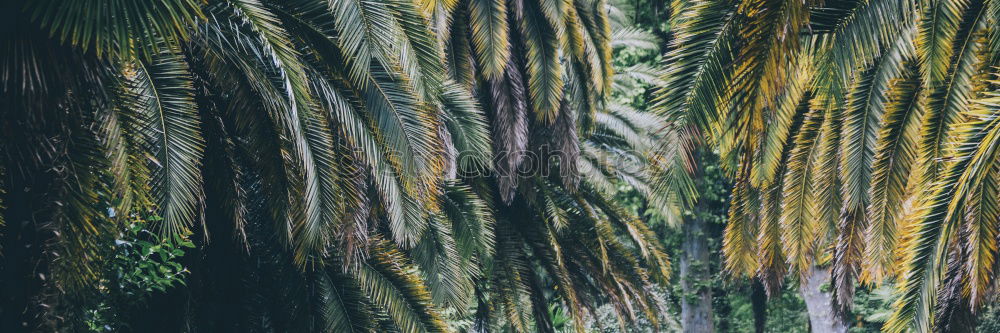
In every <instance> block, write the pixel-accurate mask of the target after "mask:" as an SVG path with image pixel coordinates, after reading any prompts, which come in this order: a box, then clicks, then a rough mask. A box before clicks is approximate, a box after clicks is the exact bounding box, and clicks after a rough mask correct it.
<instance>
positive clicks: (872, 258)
mask: <svg viewBox="0 0 1000 333" xmlns="http://www.w3.org/2000/svg"><path fill="white" fill-rule="evenodd" d="M909 67H910V68H908V69H907V72H906V73H905V74H904V76H903V77H901V78H900V79H899V80H898V81H896V82H895V83H894V84H893V85H892V88H891V89H890V91H889V93H888V96H887V102H886V106H885V113H883V115H882V129H880V130H879V134H878V140H877V141H876V148H875V157H874V161H873V163H872V178H871V185H870V186H869V189H868V191H869V196H870V198H871V202H870V204H869V207H868V216H867V219H868V230H867V231H866V232H865V243H866V244H867V245H866V247H865V256H864V258H865V259H864V261H863V262H862V265H863V270H862V275H861V280H862V281H864V282H868V283H875V284H880V283H881V282H882V280H883V279H885V278H886V277H888V276H891V275H892V272H893V271H894V269H893V267H892V265H893V258H895V251H896V247H897V239H898V237H899V234H900V228H899V225H900V221H899V220H900V219H902V218H903V216H902V213H901V212H902V206H903V201H904V200H905V199H906V190H907V179H908V178H909V176H910V172H911V170H912V169H911V168H912V165H913V163H914V162H915V160H916V154H917V151H916V143H917V133H918V130H919V126H920V117H921V114H922V112H923V103H922V99H921V96H922V95H921V87H920V81H919V76H918V73H917V72H916V68H914V67H915V66H912V65H911V66H909Z"/></svg>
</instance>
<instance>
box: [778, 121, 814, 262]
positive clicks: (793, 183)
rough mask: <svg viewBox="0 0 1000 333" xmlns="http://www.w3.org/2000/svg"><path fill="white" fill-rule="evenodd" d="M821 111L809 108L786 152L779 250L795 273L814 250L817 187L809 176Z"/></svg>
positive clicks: (810, 256) (810, 174)
mask: <svg viewBox="0 0 1000 333" xmlns="http://www.w3.org/2000/svg"><path fill="white" fill-rule="evenodd" d="M802 107H805V108H808V107H809V103H808V102H807V103H803V104H802V105H801V106H800V108H802ZM823 118H824V117H823V112H822V110H820V109H812V110H809V112H808V114H807V115H806V117H805V119H803V121H802V126H801V128H800V129H799V131H798V133H797V134H796V137H795V141H794V147H793V148H792V150H791V152H790V153H789V155H788V163H787V169H786V170H785V175H784V179H783V181H782V183H783V184H784V189H783V190H782V192H783V194H784V195H783V196H782V204H781V218H780V225H781V230H782V233H781V243H782V244H783V247H782V252H783V253H784V254H785V256H786V258H788V262H789V264H790V266H791V268H792V271H794V272H797V273H798V274H806V272H807V271H808V269H809V267H810V265H811V263H812V262H813V260H814V259H812V255H813V254H814V253H813V251H814V250H815V248H814V246H815V245H814V244H813V241H814V239H815V238H816V237H817V235H816V232H817V230H818V229H819V228H817V227H816V223H817V222H818V221H819V219H818V218H817V215H818V213H817V212H816V207H815V206H814V204H813V203H814V202H815V201H817V199H816V192H817V191H816V190H815V189H814V187H817V186H819V185H818V184H814V183H813V182H814V181H815V180H814V179H813V178H812V168H815V167H816V166H815V165H813V163H812V161H813V160H814V159H815V157H816V155H817V154H819V147H818V145H819V142H820V140H819V138H818V137H819V135H820V134H819V133H820V127H821V125H822V124H823V122H824V120H823Z"/></svg>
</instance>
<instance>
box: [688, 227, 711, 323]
mask: <svg viewBox="0 0 1000 333" xmlns="http://www.w3.org/2000/svg"><path fill="white" fill-rule="evenodd" d="M705 224H706V222H705V220H704V219H702V218H699V217H697V216H696V217H695V218H693V219H690V220H689V221H684V223H683V225H682V226H681V229H682V230H683V232H684V243H683V244H682V245H681V251H682V252H683V253H682V254H681V261H680V269H681V272H680V278H681V289H682V290H683V292H684V293H683V295H684V296H683V298H682V300H681V327H682V328H683V330H684V332H691V333H711V332H714V331H715V326H714V324H713V323H712V289H711V288H709V287H708V286H707V285H705V283H704V282H705V281H708V280H709V279H710V278H711V277H710V276H709V274H708V267H709V257H708V256H709V252H708V238H707V235H706V234H705Z"/></svg>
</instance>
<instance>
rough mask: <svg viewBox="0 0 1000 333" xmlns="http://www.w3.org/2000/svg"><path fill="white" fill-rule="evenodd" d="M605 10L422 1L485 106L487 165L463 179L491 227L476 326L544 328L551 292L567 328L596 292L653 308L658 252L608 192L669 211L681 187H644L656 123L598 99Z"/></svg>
mask: <svg viewBox="0 0 1000 333" xmlns="http://www.w3.org/2000/svg"><path fill="white" fill-rule="evenodd" d="M607 6H608V5H607V4H606V3H605V2H604V1H565V2H564V1H556V2H547V1H534V0H525V1H492V0H486V1H467V2H459V3H458V4H457V5H456V6H455V7H448V6H439V7H436V8H434V9H433V15H432V17H434V18H436V21H435V23H434V26H435V27H436V28H437V29H438V34H439V35H440V36H443V37H444V48H445V50H446V55H447V64H446V67H447V69H448V72H449V74H450V76H451V78H452V79H453V80H454V81H456V82H459V83H460V84H463V85H465V86H466V87H468V88H469V89H471V90H472V91H474V92H475V95H476V96H477V97H478V101H479V102H480V104H481V105H483V106H484V107H485V108H486V109H487V110H489V112H487V117H488V118H489V121H490V132H491V138H492V139H493V140H492V147H493V161H494V165H493V166H494V170H493V171H494V172H493V174H492V175H491V176H488V177H477V176H476V175H472V176H470V177H461V178H463V181H465V182H468V183H470V185H471V186H472V187H473V188H476V189H477V193H478V194H479V195H480V197H483V198H487V201H489V202H490V204H489V206H490V207H491V208H492V210H493V211H494V217H495V219H496V223H497V224H496V233H497V243H496V257H495V258H493V262H492V264H491V265H489V266H488V267H486V268H484V271H485V272H488V273H487V274H485V275H486V276H487V277H488V278H485V279H481V280H479V281H478V283H479V284H480V285H481V287H479V288H477V290H483V291H484V292H483V293H482V294H481V295H480V299H479V306H478V307H479V309H490V310H491V311H492V312H491V313H484V312H479V313H477V315H488V316H481V317H479V318H478V319H477V325H479V326H480V327H483V326H493V325H492V324H489V323H493V322H501V324H502V326H504V327H507V328H508V329H512V330H515V331H533V330H534V331H541V332H550V331H553V324H552V323H549V322H547V321H543V320H540V319H548V318H549V316H548V304H549V303H551V302H557V303H562V304H564V305H565V306H566V307H567V308H568V309H569V310H570V311H569V313H570V314H571V317H573V319H574V320H575V325H574V326H575V327H576V328H577V329H578V330H579V329H582V328H583V327H584V325H583V324H582V322H581V321H580V320H581V319H582V318H583V317H584V315H585V313H586V312H590V313H592V312H593V311H594V310H595V308H594V307H593V305H594V304H600V303H603V302H607V301H610V302H611V303H612V304H614V305H615V310H616V311H617V313H618V315H619V318H620V319H629V318H635V317H636V316H637V315H645V316H646V317H647V318H654V319H655V318H656V316H655V312H654V311H655V305H656V304H655V303H654V300H653V299H651V298H650V297H648V296H647V295H648V293H645V292H643V291H644V290H646V288H649V286H650V285H651V283H653V282H654V281H662V280H663V279H665V278H666V276H667V271H666V269H668V268H669V266H668V263H667V261H666V256H665V255H664V253H663V252H662V249H660V246H659V244H658V242H657V241H656V238H655V235H654V234H653V233H652V232H651V231H650V229H649V228H648V227H647V226H646V225H645V224H644V223H643V222H642V221H640V220H639V219H638V218H637V217H635V216H632V215H631V214H630V213H628V212H627V211H626V210H625V209H624V208H623V207H620V206H619V205H618V204H617V203H616V202H614V201H613V200H611V196H612V195H613V194H614V193H615V192H616V191H617V189H616V188H617V185H618V184H620V183H623V182H624V183H627V184H631V185H632V186H635V187H636V188H637V189H639V190H640V191H642V192H643V193H644V194H646V195H648V196H649V198H651V200H658V201H657V202H660V203H663V204H662V205H660V207H663V208H664V213H665V214H672V213H675V212H673V211H670V210H669V209H668V208H669V207H678V206H679V205H680V204H683V202H682V201H681V199H680V198H681V197H682V195H681V192H666V193H672V194H677V195H673V196H672V195H669V194H668V195H661V194H660V193H659V192H657V191H654V184H655V180H656V179H657V178H658V177H660V175H659V174H658V173H657V172H656V171H654V170H650V169H649V168H646V167H644V166H645V165H647V164H649V163H651V162H652V161H651V160H649V158H650V157H651V156H652V155H651V154H650V152H651V151H652V149H653V148H655V144H654V142H655V141H654V140H656V138H655V137H652V136H650V133H652V132H653V131H654V130H656V129H659V128H661V127H662V126H663V123H662V122H661V121H660V120H659V119H658V118H656V117H655V116H652V115H649V114H645V113H643V112H640V111H636V110H631V109H630V108H627V107H624V106H621V105H616V104H609V103H608V101H607V97H608V96H609V94H610V91H611V89H613V83H614V82H615V78H614V76H612V71H611V63H610V55H611V51H612V48H614V47H615V45H616V44H615V43H611V42H610V40H611V36H612V26H613V25H614V24H613V23H612V19H611V17H609V16H608V12H607V11H608V8H607ZM612 10H614V9H612ZM617 28H618V27H617V26H616V29H615V30H614V31H615V32H614V33H619V31H622V32H621V34H623V35H622V37H628V36H625V35H629V36H630V37H631V38H621V39H619V40H618V41H619V42H621V43H627V42H632V43H641V42H642V41H643V40H644V39H645V40H648V39H649V38H650V37H649V36H646V35H639V34H636V33H635V32H634V31H628V30H626V29H617ZM622 28H624V27H622ZM618 45H623V44H618ZM668 157H669V158H670V159H669V160H668V161H670V162H674V161H675V160H677V159H681V158H684V157H685V156H683V155H671V156H668ZM614 161H627V162H634V164H632V165H621V164H615V163H612V162H614ZM664 170H675V169H671V168H665V169H664ZM686 175H687V174H686V173H685V172H684V170H681V171H679V172H677V173H676V174H674V175H672V176H674V177H677V178H679V179H683V177H684V176H686ZM678 186H681V185H678ZM637 250H638V251H637ZM552 290H554V291H556V293H552V292H551V291H552ZM495 317H502V318H495ZM531 318H534V328H530V326H531V325H532V324H531V320H530V319H531ZM525 319H528V320H525Z"/></svg>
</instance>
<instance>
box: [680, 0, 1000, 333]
mask: <svg viewBox="0 0 1000 333" xmlns="http://www.w3.org/2000/svg"><path fill="white" fill-rule="evenodd" d="M998 7H1000V6H998V5H997V2H995V1H920V2H911V1H903V2H899V1H885V2H883V1H867V2H851V1H849V2H836V3H830V2H826V3H812V2H768V1H749V2H740V3H731V2H729V1H677V2H675V4H674V6H673V8H674V9H675V10H676V11H675V12H677V13H681V15H677V16H675V17H674V18H672V19H673V22H674V23H672V24H671V26H672V27H674V32H675V34H676V35H675V36H676V38H675V39H674V45H675V48H674V51H672V53H671V54H670V55H668V57H667V58H666V59H665V64H666V66H667V67H668V70H667V71H668V76H667V77H666V79H665V80H666V81H667V84H666V85H665V87H664V89H663V92H662V93H661V95H660V96H661V102H660V107H661V109H662V110H663V111H662V112H664V113H665V114H670V115H673V117H683V118H685V119H688V120H689V121H690V122H692V123H693V124H696V125H697V126H698V127H699V128H701V129H703V130H705V131H706V132H707V133H710V134H711V137H712V140H713V143H714V144H715V146H716V147H717V149H718V150H719V153H720V157H721V158H722V161H723V166H724V167H726V168H727V169H728V170H729V173H730V176H731V177H732V178H733V179H734V181H735V185H734V189H733V198H732V200H731V209H730V218H729V226H728V230H727V233H726V241H725V244H724V248H725V252H726V257H727V267H728V269H729V270H730V271H731V272H733V273H736V274H742V275H756V276H759V277H760V278H762V280H763V281H765V285H766V286H767V287H768V289H769V290H770V291H772V294H773V292H774V291H778V290H780V289H779V288H778V287H779V285H780V283H781V282H782V281H783V279H782V278H781V277H782V276H784V275H785V272H786V271H788V272H790V273H793V274H797V275H798V276H799V277H800V280H801V279H809V277H808V274H807V273H808V272H816V271H817V270H815V268H814V267H811V266H812V263H816V262H818V263H820V267H823V266H825V265H826V264H825V263H829V265H830V267H831V268H832V269H831V274H832V280H831V281H832V283H833V285H834V291H835V298H834V302H833V303H834V304H833V305H834V307H835V309H836V310H837V311H841V312H842V311H845V310H847V307H848V306H849V305H850V304H851V303H852V302H851V297H852V295H853V293H854V288H855V285H856V283H857V282H858V281H860V282H862V283H865V284H880V283H884V282H885V281H892V280H896V281H897V282H899V283H898V284H897V285H898V286H900V290H899V295H900V298H899V301H898V304H897V307H896V311H897V312H896V314H895V315H894V316H893V317H892V319H891V320H889V321H888V323H887V325H886V329H889V330H891V331H901V330H904V329H905V328H907V327H909V328H914V329H917V330H920V331H923V330H929V329H930V327H931V326H934V325H938V327H939V328H944V327H951V326H949V325H951V324H960V323H963V322H964V321H962V320H959V319H960V318H967V317H968V316H967V314H968V313H971V312H974V311H975V309H977V308H978V307H979V305H980V304H981V298H980V297H981V296H982V295H983V291H985V290H986V289H985V287H986V286H987V285H989V284H990V282H988V281H992V276H993V273H992V269H991V268H987V267H991V266H992V264H988V265H984V264H986V262H989V263H992V262H993V258H994V257H995V256H994V253H995V247H994V246H993V245H991V244H994V243H995V239H994V238H993V237H991V236H990V237H986V238H979V237H974V236H969V235H970V234H968V232H969V231H961V230H975V231H973V232H974V233H976V232H986V233H987V234H989V233H991V232H993V231H994V229H995V228H994V227H992V225H993V224H995V223H994V222H995V221H996V218H995V216H993V214H992V213H990V211H991V209H990V208H989V207H985V208H986V209H980V208H984V207H982V206H979V207H980V208H974V207H976V204H974V202H975V200H974V198H975V197H979V198H980V199H981V198H982V196H983V195H986V196H989V195H991V194H990V193H991V192H990V190H989V188H990V185H988V184H989V181H986V178H985V177H986V176H985V172H987V171H985V170H988V169H989V168H992V167H987V169H980V167H984V166H986V165H992V164H990V163H992V162H988V161H991V158H992V157H989V158H987V157H986V156H987V155H988V156H992V155H989V154H990V153H985V152H987V151H991V150H990V149H991V148H988V146H989V145H991V143H990V142H991V141H990V140H991V139H989V137H990V135H992V134H991V133H992V132H993V130H992V128H991V127H989V126H990V125H988V123H989V122H988V121H987V120H985V119H988V118H990V117H992V116H987V115H986V114H992V113H991V112H992V111H990V110H994V109H995V108H993V107H992V106H991V105H992V104H993V102H991V99H990V98H989V94H990V93H989V92H990V91H993V90H995V89H996V87H995V86H994V85H993V84H991V83H988V81H987V80H986V78H988V77H989V73H990V71H992V70H993V69H992V67H995V66H996V64H997V62H996V61H997V55H996V54H997V53H996V52H997V49H998V42H997V39H996V38H995V36H996V35H997V34H996V31H994V30H995V29H994V27H995V26H997V24H996V22H997V20H998V17H997V13H998V12H997V9H996V8H998ZM977 98H980V100H979V101H978V102H976V101H974V100H975V99H977ZM963 133H964V134H963ZM972 133H975V134H972ZM977 156H978V157H977ZM980 162H982V163H986V164H977V163H980ZM977 174H978V175H981V177H984V178H978V179H979V180H983V181H986V184H985V185H982V184H981V183H974V184H975V185H973V183H967V182H969V181H972V179H974V178H975V177H976V176H974V175H977ZM963 184H965V185H963ZM959 187H961V188H959ZM967 191H968V192H967ZM994 201H995V200H994ZM980 202H982V201H980ZM911 205H912V207H913V208H912V210H910V209H907V207H909V206H911ZM910 212H912V213H910ZM960 235H962V236H960ZM979 235H983V234H979ZM986 239H989V240H988V241H987V240H986ZM827 240H831V242H829V243H828V242H827ZM963 251H964V252H963ZM897 258H903V260H901V261H897V260H898V259H897ZM984 260H985V262H984ZM897 262H899V263H902V265H897V264H896V263H897ZM949 262H951V263H952V264H949ZM893 267H901V269H893ZM820 272H823V270H820ZM824 274H825V273H824ZM939 281H943V282H941V283H939ZM938 295H940V297H938ZM935 307H938V311H937V313H938V314H939V317H938V319H937V320H935V319H933V318H932V315H931V313H932V309H934V308H935ZM942 325H943V326H942ZM959 327H961V326H958V327H951V329H959Z"/></svg>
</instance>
